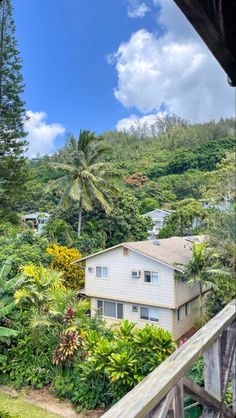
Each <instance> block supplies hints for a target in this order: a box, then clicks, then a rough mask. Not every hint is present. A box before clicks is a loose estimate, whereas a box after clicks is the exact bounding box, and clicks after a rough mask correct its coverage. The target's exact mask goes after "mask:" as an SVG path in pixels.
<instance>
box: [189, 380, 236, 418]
mask: <svg viewBox="0 0 236 418" xmlns="http://www.w3.org/2000/svg"><path fill="white" fill-rule="evenodd" d="M183 386H184V392H185V393H187V394H188V395H189V396H190V397H191V398H192V399H194V400H195V401H197V402H198V403H199V404H200V405H203V406H206V407H208V408H210V409H211V411H210V412H209V411H208V412H207V413H208V414H209V415H203V416H205V417H208V416H209V417H212V416H217V414H219V413H221V412H223V414H224V416H225V417H226V418H234V414H233V411H232V410H231V409H230V408H228V407H227V406H226V405H224V404H223V401H222V400H219V399H218V398H215V397H214V396H213V395H212V394H211V393H209V392H208V391H207V390H206V389H204V388H203V387H201V386H199V385H197V384H196V383H195V382H193V381H192V380H191V379H189V378H187V377H184V378H183ZM214 414H215V415H214Z"/></svg>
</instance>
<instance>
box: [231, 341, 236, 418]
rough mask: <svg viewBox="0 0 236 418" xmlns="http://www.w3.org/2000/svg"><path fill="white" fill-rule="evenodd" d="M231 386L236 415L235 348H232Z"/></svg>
mask: <svg viewBox="0 0 236 418" xmlns="http://www.w3.org/2000/svg"><path fill="white" fill-rule="evenodd" d="M231 375H232V384H233V412H234V413H235V414H236V348H234V358H233V363H232V373H231Z"/></svg>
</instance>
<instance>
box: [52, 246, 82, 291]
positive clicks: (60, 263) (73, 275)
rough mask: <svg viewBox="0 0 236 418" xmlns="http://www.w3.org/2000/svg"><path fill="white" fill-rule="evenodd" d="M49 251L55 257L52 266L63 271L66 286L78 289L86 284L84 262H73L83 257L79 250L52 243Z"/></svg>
mask: <svg viewBox="0 0 236 418" xmlns="http://www.w3.org/2000/svg"><path fill="white" fill-rule="evenodd" d="M47 253H48V254H50V255H51V256H52V257H53V261H52V268H53V269H56V270H59V271H60V272H62V274H63V282H64V285H65V286H66V287H69V288H71V289H76V290H78V289H80V288H81V287H82V286H83V285H84V264H82V265H78V264H71V263H72V262H73V261H76V260H79V259H80V258H81V257H82V255H81V253H80V251H79V250H77V249H76V248H67V247H64V246H59V245H57V244H52V245H50V246H49V247H48V248H47Z"/></svg>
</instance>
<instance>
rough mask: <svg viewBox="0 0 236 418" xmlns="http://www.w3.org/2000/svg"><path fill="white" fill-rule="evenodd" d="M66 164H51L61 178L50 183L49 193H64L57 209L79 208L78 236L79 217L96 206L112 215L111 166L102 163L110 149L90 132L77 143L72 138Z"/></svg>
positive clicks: (79, 232) (81, 135)
mask: <svg viewBox="0 0 236 418" xmlns="http://www.w3.org/2000/svg"><path fill="white" fill-rule="evenodd" d="M69 145H70V146H69V155H68V161H69V162H68V163H53V167H54V168H55V169H59V170H62V171H63V172H64V174H63V176H62V177H60V178H59V179H57V180H55V181H53V182H52V183H51V185H50V186H49V187H50V188H51V189H53V188H54V189H58V190H60V191H63V194H62V196H61V199H60V202H59V206H61V207H63V208H65V209H66V208H68V207H69V206H70V205H71V202H76V203H77V204H78V236H80V234H81V222H82V213H83V210H84V211H91V210H92V209H93V206H94V204H95V202H97V203H98V204H99V205H100V206H101V207H102V208H103V209H104V210H105V212H106V213H109V212H110V211H111V201H110V198H109V195H108V194H109V193H111V192H115V191H116V188H115V187H114V186H113V185H112V184H111V183H110V182H109V181H108V177H109V176H111V170H110V165H109V164H108V163H107V162H101V161H100V157H102V156H104V155H106V154H107V153H108V152H109V150H110V147H108V146H107V145H105V144H104V143H103V142H102V139H101V138H97V137H96V136H95V135H94V133H92V132H90V131H85V130H84V131H81V132H80V135H79V139H75V138H71V139H70V143H69Z"/></svg>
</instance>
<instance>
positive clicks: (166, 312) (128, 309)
mask: <svg viewBox="0 0 236 418" xmlns="http://www.w3.org/2000/svg"><path fill="white" fill-rule="evenodd" d="M98 299H99V300H103V299H102V298H98ZM98 299H95V298H91V313H92V315H95V314H96V312H97V300H98ZM113 301H114V302H115V301H116V300H114V299H113ZM119 302H121V303H122V300H119ZM136 305H137V304H136ZM132 306H133V304H132V303H127V302H124V303H123V315H124V318H123V319H128V320H129V321H131V322H135V323H136V324H137V325H138V326H139V327H144V326H145V324H146V323H149V324H153V325H155V326H158V327H161V328H164V329H166V330H167V331H170V332H172V320H173V316H172V310H171V309H165V308H159V307H158V310H159V322H152V321H146V320H143V319H140V306H148V305H137V306H138V312H133V311H132ZM109 321H119V320H118V319H111V318H109Z"/></svg>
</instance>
